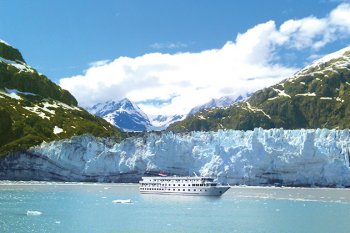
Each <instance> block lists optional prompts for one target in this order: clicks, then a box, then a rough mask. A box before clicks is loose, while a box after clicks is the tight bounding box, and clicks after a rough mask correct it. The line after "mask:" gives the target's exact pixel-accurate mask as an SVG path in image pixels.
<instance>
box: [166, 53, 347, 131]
mask: <svg viewBox="0 0 350 233" xmlns="http://www.w3.org/2000/svg"><path fill="white" fill-rule="evenodd" d="M349 118H350V47H347V48H344V49H342V50H339V51H337V52H335V53H332V54H329V55H326V56H324V57H323V58H321V59H319V60H317V61H315V62H313V63H312V64H310V65H308V66H306V67H305V68H304V69H302V70H300V71H299V72H297V73H296V74H294V75H293V76H291V77H289V78H286V79H285V80H283V81H282V82H280V83H278V84H276V85H273V86H271V87H267V88H264V89H262V90H259V91H257V92H255V93H254V94H253V95H252V96H250V97H249V99H247V100H246V101H242V102H240V103H236V104H233V105H231V106H229V107H227V108H215V109H205V110H203V111H201V112H199V113H196V114H194V115H192V116H189V117H187V118H186V119H185V120H183V121H181V122H177V123H175V124H172V125H171V126H170V128H168V129H169V130H172V131H175V132H183V131H198V130H203V131H210V130H218V129H238V130H249V129H254V128H256V127H262V128H284V129H300V128H331V129H332V128H336V129H346V128H349V127H350V121H349V120H348V119H349Z"/></svg>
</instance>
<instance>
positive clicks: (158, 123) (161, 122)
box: [150, 114, 186, 131]
mask: <svg viewBox="0 0 350 233" xmlns="http://www.w3.org/2000/svg"><path fill="white" fill-rule="evenodd" d="M185 117H186V115H179V114H176V115H171V116H165V115H157V116H154V117H150V121H151V124H152V125H153V130H155V131H159V130H165V129H166V128H167V127H168V126H169V125H170V124H172V123H174V122H177V121H181V120H183V119H185Z"/></svg>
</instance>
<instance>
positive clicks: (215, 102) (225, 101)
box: [188, 93, 251, 116]
mask: <svg viewBox="0 0 350 233" xmlns="http://www.w3.org/2000/svg"><path fill="white" fill-rule="evenodd" d="M249 96H251V94H249V93H247V94H245V95H240V96H238V97H237V96H223V97H221V98H219V99H211V100H210V101H209V102H207V103H205V104H202V105H199V106H196V107H194V108H192V109H191V111H190V112H189V113H188V116H192V115H194V114H196V113H197V112H200V111H202V110H204V109H209V108H222V107H228V106H230V105H232V104H234V103H238V102H241V101H243V100H245V99H247V98H248V97H249Z"/></svg>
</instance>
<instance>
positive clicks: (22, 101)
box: [0, 40, 121, 156]
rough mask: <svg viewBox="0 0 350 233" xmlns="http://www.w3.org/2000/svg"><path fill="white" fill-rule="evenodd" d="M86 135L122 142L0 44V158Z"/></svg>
mask: <svg viewBox="0 0 350 233" xmlns="http://www.w3.org/2000/svg"><path fill="white" fill-rule="evenodd" d="M86 133H89V134H93V135H95V136H101V137H107V136H110V137H117V138H121V132H120V131H119V130H118V129H116V128H114V127H113V126H112V125H110V124H109V123H108V122H106V121H104V120H103V119H101V118H98V117H95V116H93V115H91V114H89V113H88V112H86V111H85V110H84V109H82V108H79V107H78V106H77V101H76V99H75V98H74V97H73V96H72V95H71V94H70V93H69V92H68V91H66V90H63V89H62V88H61V87H59V86H57V85H56V84H55V83H53V82H52V81H50V80H49V79H48V78H47V77H46V76H44V75H42V74H40V73H38V72H37V71H36V70H35V69H34V68H32V67H30V66H29V65H28V64H26V62H25V61H24V59H23V57H22V54H21V53H20V52H19V51H18V50H17V49H16V48H14V47H12V46H10V45H8V44H7V43H5V42H3V41H1V40H0V156H1V155H4V154H6V153H8V152H10V151H18V150H25V149H27V148H29V147H31V146H34V145H38V144H40V143H41V142H43V141H45V142H49V141H53V140H58V139H63V138H69V137H72V136H74V135H81V134H86Z"/></svg>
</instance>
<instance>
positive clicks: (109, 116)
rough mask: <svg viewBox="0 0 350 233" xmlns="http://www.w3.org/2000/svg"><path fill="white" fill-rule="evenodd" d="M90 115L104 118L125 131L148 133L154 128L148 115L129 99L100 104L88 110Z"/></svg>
mask: <svg viewBox="0 0 350 233" xmlns="http://www.w3.org/2000/svg"><path fill="white" fill-rule="evenodd" d="M87 111H89V112H90V113H92V114H94V115H96V116H99V117H102V118H103V119H105V120H106V121H108V122H110V123H111V124H112V125H114V126H116V127H118V128H120V129H121V130H123V131H127V132H128V131H138V132H139V131H147V130H148V129H150V128H151V127H152V125H151V123H150V121H149V119H148V117H147V115H146V114H145V113H144V112H143V111H142V110H141V109H140V108H139V107H138V106H137V105H136V104H133V103H132V102H131V101H130V100H129V99H127V98H123V99H122V100H120V101H118V102H116V101H113V100H110V101H107V102H105V103H98V104H96V105H94V106H92V107H89V108H87Z"/></svg>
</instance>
